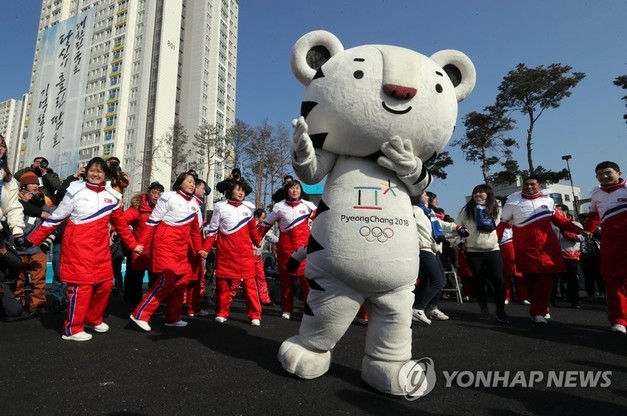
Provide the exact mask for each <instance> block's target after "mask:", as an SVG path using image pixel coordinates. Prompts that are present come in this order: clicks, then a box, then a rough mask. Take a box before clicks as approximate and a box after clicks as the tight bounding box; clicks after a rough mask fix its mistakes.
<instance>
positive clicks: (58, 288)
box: [50, 244, 67, 305]
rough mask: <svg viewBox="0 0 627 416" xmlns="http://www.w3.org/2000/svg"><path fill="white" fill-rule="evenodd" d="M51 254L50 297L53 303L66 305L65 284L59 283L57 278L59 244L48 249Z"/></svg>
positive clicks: (59, 280) (59, 253)
mask: <svg viewBox="0 0 627 416" xmlns="http://www.w3.org/2000/svg"><path fill="white" fill-rule="evenodd" d="M50 251H51V253H52V272H53V273H52V284H51V285H50V295H51V296H52V300H53V302H56V303H58V304H60V305H66V304H67V284H65V283H62V282H61V278H60V277H59V259H60V257H61V244H53V245H52V248H51V249H50Z"/></svg>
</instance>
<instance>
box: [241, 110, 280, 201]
mask: <svg viewBox="0 0 627 416" xmlns="http://www.w3.org/2000/svg"><path fill="white" fill-rule="evenodd" d="M272 133H273V128H272V126H271V125H270V124H269V123H268V120H264V121H263V124H262V125H261V126H259V127H256V128H255V134H254V136H253V138H252V140H251V141H250V143H249V144H248V146H247V147H246V149H245V150H244V152H245V153H246V155H247V157H248V161H249V164H248V168H249V169H250V172H251V176H252V178H253V179H254V184H255V186H254V191H253V192H254V193H255V205H256V206H258V207H259V206H263V205H262V204H263V182H264V176H265V170H266V166H267V158H268V154H269V153H270V150H271V142H272Z"/></svg>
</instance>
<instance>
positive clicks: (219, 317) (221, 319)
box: [214, 316, 226, 324]
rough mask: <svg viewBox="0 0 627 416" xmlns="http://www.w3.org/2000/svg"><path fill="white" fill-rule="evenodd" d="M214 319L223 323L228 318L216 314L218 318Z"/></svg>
mask: <svg viewBox="0 0 627 416" xmlns="http://www.w3.org/2000/svg"><path fill="white" fill-rule="evenodd" d="M214 321H216V322H217V323H219V324H223V323H225V322H226V318H225V317H224V316H216V318H215V319H214Z"/></svg>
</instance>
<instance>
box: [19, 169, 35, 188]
mask: <svg viewBox="0 0 627 416" xmlns="http://www.w3.org/2000/svg"><path fill="white" fill-rule="evenodd" d="M30 184H33V185H38V186H39V177H37V175H36V174H35V172H30V171H29V172H24V174H23V175H22V176H20V186H22V187H24V186H26V185H30Z"/></svg>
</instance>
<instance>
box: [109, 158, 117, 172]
mask: <svg viewBox="0 0 627 416" xmlns="http://www.w3.org/2000/svg"><path fill="white" fill-rule="evenodd" d="M109 167H110V168H111V169H113V170H120V163H119V162H118V161H117V160H112V161H110V162H109Z"/></svg>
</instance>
